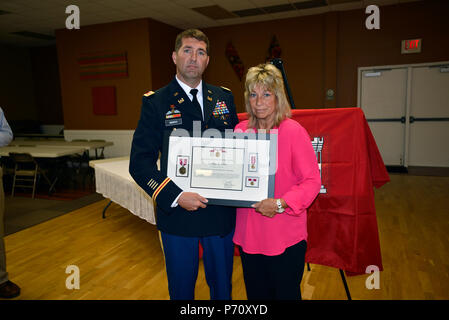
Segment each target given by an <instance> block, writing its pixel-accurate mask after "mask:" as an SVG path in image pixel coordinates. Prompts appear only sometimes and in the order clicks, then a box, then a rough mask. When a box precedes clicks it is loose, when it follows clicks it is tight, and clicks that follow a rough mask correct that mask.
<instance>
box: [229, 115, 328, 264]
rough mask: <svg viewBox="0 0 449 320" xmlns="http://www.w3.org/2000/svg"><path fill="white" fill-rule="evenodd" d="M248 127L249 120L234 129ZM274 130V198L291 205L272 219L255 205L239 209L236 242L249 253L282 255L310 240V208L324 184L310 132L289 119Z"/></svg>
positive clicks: (234, 239) (243, 129)
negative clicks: (275, 146)
mask: <svg viewBox="0 0 449 320" xmlns="http://www.w3.org/2000/svg"><path fill="white" fill-rule="evenodd" d="M247 126H248V121H247V120H246V121H242V122H240V123H239V124H238V125H237V126H236V127H235V129H234V130H235V131H240V130H242V131H243V132H245V131H247V130H248V128H247ZM274 129H277V130H278V140H277V171H276V173H275V184H274V198H275V199H279V198H282V199H284V200H285V202H286V203H287V205H288V208H286V209H285V211H284V212H283V213H278V214H276V215H275V216H274V217H273V218H269V217H266V216H263V215H262V214H260V213H258V212H256V210H255V209H253V208H238V209H237V220H236V227H235V233H234V238H233V241H234V243H235V244H237V245H240V246H241V247H242V249H243V251H244V252H246V253H250V254H264V255H267V256H274V255H279V254H281V253H283V252H284V250H285V249H286V248H288V247H290V246H292V245H294V244H296V243H298V242H300V241H302V240H307V208H308V207H309V206H310V205H311V204H312V202H313V200H314V199H315V197H316V196H317V195H318V193H319V191H320V187H321V179H320V172H319V168H318V163H317V160H316V156H315V152H314V150H313V147H312V144H311V140H310V137H309V134H308V133H307V131H306V130H305V129H304V128H303V127H302V126H301V125H300V124H299V123H298V122H296V121H294V120H292V119H289V118H287V119H285V120H283V121H282V122H281V124H280V125H279V127H277V128H274ZM249 130H252V129H249ZM272 132H273V131H272Z"/></svg>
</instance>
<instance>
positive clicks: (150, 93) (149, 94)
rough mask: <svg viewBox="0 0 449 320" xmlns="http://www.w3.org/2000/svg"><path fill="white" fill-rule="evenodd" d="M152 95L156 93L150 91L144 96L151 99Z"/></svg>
mask: <svg viewBox="0 0 449 320" xmlns="http://www.w3.org/2000/svg"><path fill="white" fill-rule="evenodd" d="M152 94H154V91H151V90H150V91H148V92H147V93H144V96H145V97H149V96H151V95H152Z"/></svg>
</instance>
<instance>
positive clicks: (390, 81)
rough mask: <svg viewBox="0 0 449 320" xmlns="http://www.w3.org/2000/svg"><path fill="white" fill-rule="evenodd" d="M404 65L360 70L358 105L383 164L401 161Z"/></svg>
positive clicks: (405, 94)
mask: <svg viewBox="0 0 449 320" xmlns="http://www.w3.org/2000/svg"><path fill="white" fill-rule="evenodd" d="M407 72H408V69H407V68H398V69H379V70H365V71H362V73H361V92H360V94H361V97H360V107H361V108H362V110H363V112H364V113H365V117H366V119H367V121H368V124H369V126H370V128H371V131H372V133H373V136H374V139H375V140H376V143H377V147H378V148H379V151H380V154H381V155H382V159H383V161H384V163H385V165H392V166H402V165H404V155H405V116H406V102H407Z"/></svg>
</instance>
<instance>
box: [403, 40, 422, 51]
mask: <svg viewBox="0 0 449 320" xmlns="http://www.w3.org/2000/svg"><path fill="white" fill-rule="evenodd" d="M421 44H422V39H410V40H402V45H401V53H402V54H404V53H417V52H421Z"/></svg>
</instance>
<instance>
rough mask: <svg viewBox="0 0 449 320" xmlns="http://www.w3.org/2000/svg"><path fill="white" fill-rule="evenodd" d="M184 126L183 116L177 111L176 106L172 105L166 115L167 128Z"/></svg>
mask: <svg viewBox="0 0 449 320" xmlns="http://www.w3.org/2000/svg"><path fill="white" fill-rule="evenodd" d="M181 124H182V115H181V112H179V110H176V109H175V106H174V105H173V104H172V105H171V106H170V110H169V111H168V112H167V113H166V114H165V126H166V127H171V126H179V125H181Z"/></svg>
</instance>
